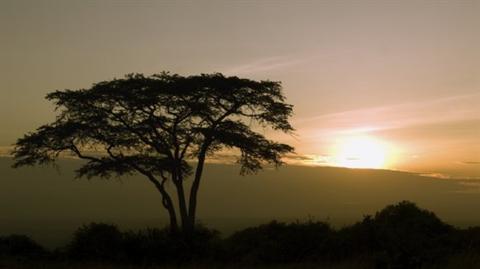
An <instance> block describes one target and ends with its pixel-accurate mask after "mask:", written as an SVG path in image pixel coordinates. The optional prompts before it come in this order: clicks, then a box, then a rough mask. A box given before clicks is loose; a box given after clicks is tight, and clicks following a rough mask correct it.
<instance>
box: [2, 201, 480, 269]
mask: <svg viewBox="0 0 480 269" xmlns="http://www.w3.org/2000/svg"><path fill="white" fill-rule="evenodd" d="M195 231H196V232H195V234H194V235H193V236H182V235H183V234H172V231H171V230H170V229H167V228H165V229H145V230H140V231H126V232H122V231H120V230H119V229H118V228H117V227H116V226H115V225H111V224H102V223H91V224H89V225H85V226H82V227H80V228H79V229H78V230H77V231H76V232H75V233H74V235H73V238H72V240H71V242H70V243H69V244H68V245H67V246H65V247H63V248H60V249H58V250H56V251H54V252H50V253H48V252H47V251H46V250H44V249H43V248H42V247H41V246H40V245H38V244H37V243H35V242H34V241H33V240H32V239H30V238H28V237H26V236H19V235H12V236H6V237H0V257H2V259H9V260H14V261H17V262H18V261H37V262H46V263H55V262H57V263H59V262H60V263H62V262H63V263H65V264H72V263H73V264H75V263H76V264H78V263H88V264H91V263H102V264H103V263H110V264H112V265H115V264H117V265H120V264H122V265H126V264H128V265H132V266H135V265H137V266H143V267H145V266H155V265H166V266H172V267H176V266H187V268H188V266H189V264H195V265H199V264H200V265H204V266H206V268H208V265H215V266H217V267H223V266H225V267H227V266H229V265H236V266H244V267H250V266H258V267H261V266H266V265H268V266H277V265H287V264H292V265H294V264H305V265H306V264H308V265H310V267H312V266H313V267H312V268H314V266H315V265H318V266H319V267H318V268H324V267H321V266H324V265H335V264H343V263H345V262H346V261H347V262H349V264H350V265H349V266H347V267H346V268H444V267H445V266H448V265H449V264H450V266H454V265H455V264H457V265H458V264H459V261H462V260H463V261H465V262H469V263H471V264H473V265H471V266H477V265H480V259H479V258H478V253H479V251H480V228H479V227H475V228H469V229H458V228H455V227H453V226H450V225H448V224H445V223H443V222H442V221H441V220H440V219H439V218H437V217H436V216H435V214H433V213H432V212H430V211H427V210H422V209H420V208H418V207H417V206H416V205H415V204H413V203H411V202H406V201H404V202H400V203H399V204H396V205H390V206H387V207H386V208H384V209H383V210H381V211H380V212H378V213H376V214H375V215H374V216H366V217H364V219H363V220H362V221H360V222H358V223H355V224H353V225H351V226H348V227H344V228H341V229H338V230H335V229H332V228H331V227H330V226H329V225H328V224H327V223H323V222H316V221H307V222H294V223H282V222H277V221H272V222H270V223H268V224H264V225H260V226H257V227H251V228H247V229H244V230H241V231H238V232H236V233H234V234H232V235H231V236H229V237H227V238H221V237H220V235H219V233H218V232H216V231H212V230H209V229H207V228H204V227H201V226H199V227H198V228H197V229H196V230H195ZM355 263H357V264H359V265H358V267H355V266H353V267H351V264H355ZM460 264H461V262H460ZM0 265H1V264H0ZM442 266H444V267H442ZM326 268H330V267H326ZM332 268H335V267H332ZM449 268H454V267H449Z"/></svg>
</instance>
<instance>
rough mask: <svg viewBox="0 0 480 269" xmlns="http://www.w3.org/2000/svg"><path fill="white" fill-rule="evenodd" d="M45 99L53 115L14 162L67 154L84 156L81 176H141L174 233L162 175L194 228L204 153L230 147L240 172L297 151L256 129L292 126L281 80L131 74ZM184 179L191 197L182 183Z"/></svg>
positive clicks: (20, 147)
mask: <svg viewBox="0 0 480 269" xmlns="http://www.w3.org/2000/svg"><path fill="white" fill-rule="evenodd" d="M46 98H47V99H48V100H50V101H53V102H54V103H55V105H56V109H57V111H58V116H57V117H56V119H55V121H54V122H52V123H49V124H46V125H43V126H41V127H39V128H38V129H37V130H36V131H35V132H31V133H28V134H26V135H25V136H24V137H23V138H20V139H19V140H18V141H17V143H16V145H15V149H14V151H13V153H14V158H15V161H16V162H15V164H14V166H15V167H19V166H23V165H36V164H48V163H52V162H54V161H55V160H56V159H58V157H59V156H61V155H62V154H73V155H75V156H76V157H78V158H80V159H84V160H86V162H85V163H84V164H83V165H82V166H81V167H80V168H79V169H78V170H77V171H76V173H77V176H79V177H88V178H91V177H106V178H108V177H110V176H120V175H125V174H132V173H140V174H143V175H144V176H146V178H147V179H148V180H149V181H151V182H152V183H153V184H154V185H155V186H156V188H157V189H158V191H159V192H160V193H161V196H162V204H163V206H164V207H165V208H166V209H167V210H168V212H169V215H170V224H171V226H172V228H173V229H176V227H177V225H178V224H177V216H176V210H175V206H174V203H173V200H172V194H170V193H169V192H168V190H167V188H165V183H166V182H167V181H171V182H173V184H174V186H175V188H176V190H177V198H178V210H179V216H180V219H181V221H182V227H183V228H185V229H193V226H194V224H195V214H196V213H195V212H196V200H197V193H198V189H199V185H200V181H201V178H202V172H203V167H204V164H205V160H206V159H207V158H208V156H212V155H214V154H215V153H217V152H219V151H221V150H225V149H236V150H237V152H239V154H238V159H237V161H238V163H239V164H240V172H241V173H242V174H246V173H254V172H256V171H258V170H259V169H261V168H262V166H263V165H264V164H267V163H270V164H274V165H276V166H278V165H281V164H282V156H283V155H285V154H286V153H289V152H292V151H293V148H292V147H291V146H289V145H286V144H282V143H278V142H276V141H272V140H269V139H267V138H266V137H265V136H264V135H263V134H262V133H260V132H259V131H258V130H255V129H256V127H269V128H272V129H274V130H277V131H281V132H285V133H291V132H292V131H293V130H294V129H293V127H292V126H291V125H290V123H289V121H288V120H289V118H290V116H291V115H292V112H293V111H292V105H290V104H287V103H285V97H284V95H283V94H282V88H281V84H280V83H279V82H274V81H254V80H249V79H242V78H238V77H225V76H224V75H222V74H219V73H215V74H202V75H195V76H187V77H184V76H180V75H177V74H170V73H167V72H163V73H160V74H155V75H152V76H144V75H142V74H130V75H126V76H125V77H124V78H122V79H113V80H110V81H103V82H99V83H96V84H94V85H93V86H92V87H91V88H89V89H79V90H59V91H55V92H52V93H50V94H48V95H47V97H46ZM191 161H195V162H191ZM190 176H192V177H191V178H192V180H193V181H192V185H191V189H190V193H189V196H188V199H189V200H188V203H187V196H186V194H185V190H184V181H186V180H187V179H188V178H190Z"/></svg>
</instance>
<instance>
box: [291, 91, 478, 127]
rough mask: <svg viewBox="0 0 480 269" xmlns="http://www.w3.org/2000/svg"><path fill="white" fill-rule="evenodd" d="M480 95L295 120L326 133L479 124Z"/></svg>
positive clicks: (450, 97) (451, 97) (444, 98)
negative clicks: (446, 124)
mask: <svg viewBox="0 0 480 269" xmlns="http://www.w3.org/2000/svg"><path fill="white" fill-rule="evenodd" d="M479 103H480V93H475V94H466V95H455V96H449V97H443V98H438V99H433V100H423V101H418V102H411V103H403V104H396V105H389V106H381V107H374V108H366V109H358V110H350V111H344V112H339V113H332V114H325V115H319V116H315V117H310V118H301V119H296V120H295V125H296V126H299V125H300V126H301V125H304V126H307V128H308V126H315V128H323V129H324V130H327V132H323V133H324V134H328V133H329V132H330V133H331V132H334V133H339V132H340V133H341V132H374V131H380V130H387V129H398V128H406V127H410V126H418V125H426V124H435V123H445V122H456V121H469V120H480V107H479V106H478V104H479Z"/></svg>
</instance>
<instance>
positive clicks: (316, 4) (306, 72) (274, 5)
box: [0, 0, 480, 178]
mask: <svg viewBox="0 0 480 269" xmlns="http://www.w3.org/2000/svg"><path fill="white" fill-rule="evenodd" d="M478 14H480V2H479V1H295V2H292V1H261V2H260V1H235V2H234V1H52V0H46V1H19V0H15V1H9V0H0V36H1V42H0V59H1V60H0V74H1V75H0V115H1V116H0V152H3V154H6V153H7V152H8V150H9V147H10V146H11V145H12V144H13V143H15V141H16V139H17V138H19V137H21V136H22V135H23V134H25V133H26V132H29V131H33V130H35V128H37V127H38V126H40V125H42V124H45V123H48V122H51V121H52V120H53V119H54V116H55V112H54V111H53V108H54V107H53V105H52V104H51V103H48V102H47V101H46V100H45V99H44V97H45V95H46V94H47V93H48V92H51V91H53V90H58V89H67V88H68V89H79V88H88V87H89V86H91V85H92V83H95V82H99V81H103V80H109V79H112V78H115V77H117V78H118V77H122V76H123V75H124V74H127V73H132V72H135V73H136V72H139V73H145V74H153V73H159V72H161V71H164V70H166V71H171V72H174V73H179V74H182V75H191V74H199V73H211V72H222V73H224V74H226V75H236V76H240V77H245V78H251V79H257V80H265V79H269V80H275V81H281V82H282V85H283V87H284V93H285V95H286V97H287V102H289V103H291V104H293V105H294V112H295V115H294V116H293V118H292V124H293V126H294V127H295V128H296V132H295V135H294V136H279V135H276V134H272V137H273V138H276V139H279V140H281V141H283V142H286V143H289V144H292V145H293V146H295V148H296V152H297V154H298V155H297V156H298V157H296V158H291V159H292V160H293V159H296V160H297V161H298V160H301V162H302V163H303V164H307V165H336V166H347V167H372V168H385V169H394V170H405V171H413V172H419V173H425V174H433V175H438V176H450V177H472V178H477V177H480V143H479V141H480V106H479V105H478V104H479V103H480V16H478Z"/></svg>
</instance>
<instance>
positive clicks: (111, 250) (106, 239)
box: [66, 223, 124, 261]
mask: <svg viewBox="0 0 480 269" xmlns="http://www.w3.org/2000/svg"><path fill="white" fill-rule="evenodd" d="M66 249H67V255H68V256H69V257H70V258H73V259H75V260H83V261H87V260H88V261H91V260H93V261H117V260H120V259H121V258H123V256H124V252H123V234H122V233H121V232H120V231H119V230H118V228H117V227H116V226H115V225H110V224H103V223H91V224H89V225H84V226H82V227H80V228H79V229H78V230H77V231H76V232H75V233H74V235H73V239H72V241H71V242H70V244H69V245H68V246H67V248H66Z"/></svg>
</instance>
